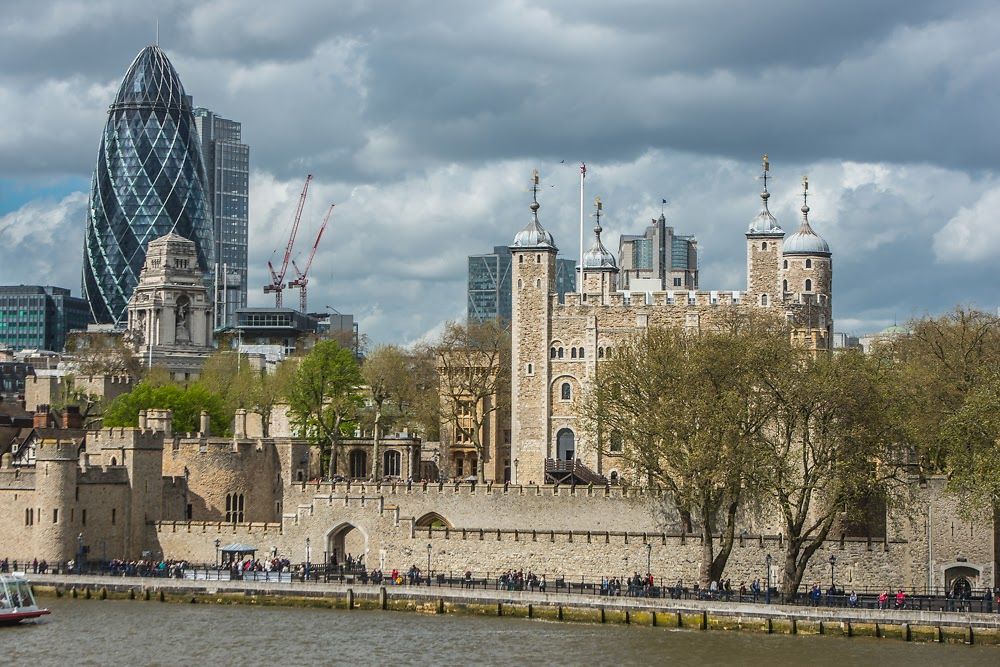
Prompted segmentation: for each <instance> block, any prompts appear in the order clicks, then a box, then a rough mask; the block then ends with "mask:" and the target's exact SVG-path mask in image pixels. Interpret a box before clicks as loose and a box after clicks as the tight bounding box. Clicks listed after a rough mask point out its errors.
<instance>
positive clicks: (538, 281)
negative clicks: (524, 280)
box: [535, 278, 542, 287]
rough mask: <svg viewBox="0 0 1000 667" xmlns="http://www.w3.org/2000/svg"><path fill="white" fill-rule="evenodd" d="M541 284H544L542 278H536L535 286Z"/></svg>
mask: <svg viewBox="0 0 1000 667" xmlns="http://www.w3.org/2000/svg"><path fill="white" fill-rule="evenodd" d="M541 286H542V279H541V278H535V287H541Z"/></svg>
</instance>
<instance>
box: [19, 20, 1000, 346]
mask: <svg viewBox="0 0 1000 667" xmlns="http://www.w3.org/2000/svg"><path fill="white" fill-rule="evenodd" d="M157 20H158V21H159V34H160V45H161V47H163V48H164V49H165V50H166V52H167V54H168V55H169V56H170V58H171V59H172V61H173V63H174V65H175V67H176V68H177V70H178V72H179V73H180V76H181V79H182V81H183V82H184V85H185V87H186V89H187V92H188V93H189V94H191V95H193V96H194V99H195V103H196V104H197V105H200V106H207V107H209V108H211V109H213V110H215V111H216V112H217V113H219V114H221V115H224V116H227V117H230V118H234V119H236V120H239V121H242V123H243V132H244V139H245V141H246V142H247V143H249V144H250V146H251V163H252V170H253V174H252V178H251V199H250V225H251V241H250V243H251V248H250V256H251V267H250V270H251V286H252V288H253V289H252V290H251V296H250V299H251V303H252V304H259V305H265V304H266V303H267V300H266V299H265V297H264V295H263V293H262V291H261V290H260V286H261V285H263V283H264V275H265V272H266V262H267V260H268V259H269V258H271V257H272V253H274V252H275V250H276V249H278V248H280V247H283V245H284V242H285V239H286V234H287V228H288V224H289V222H290V218H291V214H292V210H293V206H294V200H295V198H296V197H297V195H298V192H299V190H300V189H301V184H302V179H303V178H304V176H305V174H306V173H307V172H311V173H313V174H314V175H315V181H314V183H315V185H314V187H313V189H312V193H313V194H312V197H311V199H310V203H309V204H308V205H307V207H306V218H305V220H304V223H303V225H304V226H303V231H302V233H301V234H300V239H301V240H300V243H299V247H300V251H301V252H303V253H304V252H306V251H307V248H308V246H309V245H310V243H311V240H312V237H313V235H314V234H315V230H316V228H317V226H318V224H319V221H320V219H321V217H322V213H323V212H324V210H325V208H326V206H327V204H328V203H329V202H335V203H336V204H337V209H336V213H335V214H334V219H333V221H332V223H331V227H330V229H329V230H328V233H327V235H326V236H325V237H324V244H323V246H322V247H321V248H320V252H319V254H318V255H317V258H316V262H315V264H314V267H313V279H312V282H311V284H310V299H311V305H312V307H313V309H319V308H322V307H323V306H325V305H330V306H332V307H334V308H337V309H338V310H340V311H342V312H353V313H355V315H356V316H357V317H358V318H359V319H360V322H361V327H362V329H363V331H365V332H366V333H368V335H369V336H370V337H371V339H372V341H374V342H381V341H396V342H408V341H412V340H415V339H417V338H419V337H421V336H423V335H426V334H427V332H429V331H433V330H434V329H435V328H436V327H438V326H439V325H440V323H441V322H443V321H444V320H447V319H452V318H459V317H463V316H464V313H465V272H466V259H465V258H466V256H467V255H469V254H472V253H477V252H485V251H488V250H489V249H490V248H491V247H492V246H493V245H495V244H505V243H508V242H509V240H510V239H511V238H512V236H513V234H514V233H515V232H516V231H517V230H518V229H519V228H520V227H521V226H523V225H524V223H525V222H526V221H527V220H528V217H529V211H528V208H527V204H528V202H529V195H528V194H527V192H526V188H527V183H528V180H529V177H530V172H531V169H532V168H538V169H539V170H540V172H541V175H542V179H543V182H544V184H545V186H551V187H544V191H543V193H542V197H541V203H542V209H541V211H540V219H541V221H542V224H543V225H544V226H546V227H547V228H548V229H549V230H551V231H552V232H553V234H554V235H555V239H556V243H557V245H559V247H560V248H561V251H562V252H563V253H565V254H566V255H567V256H569V257H575V256H576V255H577V254H578V252H579V249H578V241H577V238H578V231H577V225H578V220H579V211H578V196H579V195H578V191H577V178H578V177H577V171H576V165H577V164H578V163H579V161H581V160H585V161H586V162H587V164H588V170H589V171H588V179H587V182H588V199H590V197H591V196H592V195H596V194H599V195H601V196H602V199H603V200H604V202H605V209H606V213H607V216H606V218H605V222H606V230H607V235H606V236H605V238H606V240H607V241H608V245H609V246H614V247H617V238H618V235H619V234H620V233H623V232H624V233H631V232H638V231H641V229H642V228H643V226H644V224H645V223H646V222H647V221H648V219H649V218H650V217H652V216H653V215H655V214H658V213H659V210H660V206H659V202H660V200H661V198H667V199H668V200H669V201H670V206H669V208H668V209H667V217H668V220H669V222H670V224H673V225H674V226H675V228H676V229H677V230H678V231H679V232H681V233H692V234H695V235H696V236H697V237H698V240H699V246H700V249H701V285H702V287H703V288H705V289H733V288H736V289H740V288H743V287H744V284H745V275H744V273H745V260H744V239H743V236H742V234H743V232H744V231H745V228H746V225H747V223H748V221H749V220H750V219H751V218H752V217H753V216H754V214H755V213H756V211H757V209H758V208H759V198H758V192H759V183H758V182H757V181H756V180H755V178H756V176H757V173H758V169H759V167H758V165H759V157H760V154H761V153H764V152H767V153H769V154H770V157H771V163H772V169H773V174H774V180H773V183H772V188H771V191H772V195H773V196H772V199H771V203H772V211H773V212H774V213H775V214H776V215H777V217H778V220H779V222H780V223H781V224H782V226H783V227H784V228H785V229H786V230H787V231H794V229H795V227H796V226H797V225H798V214H797V208H798V206H799V205H800V200H799V195H798V192H799V181H800V179H801V176H802V174H804V173H808V174H809V177H810V182H811V193H812V197H811V199H810V205H811V206H812V214H811V221H812V222H813V225H814V227H815V229H816V230H817V232H818V233H820V234H821V235H823V236H824V237H825V238H826V239H827V240H828V241H829V242H830V245H831V247H832V249H833V253H834V260H835V261H834V269H835V274H834V309H835V318H836V320H837V325H836V328H837V329H838V330H841V331H847V332H853V333H864V332H866V331H870V330H874V329H877V328H880V327H883V326H885V325H887V324H891V323H892V322H893V321H894V320H897V319H898V320H900V321H901V320H905V319H907V318H909V317H912V316H915V315H921V314H924V313H927V312H931V313H936V312H940V311H942V310H946V309H948V308H950V307H952V306H954V305H955V304H958V303H965V304H974V305H977V306H980V307H984V308H988V309H994V308H996V307H997V305H998V297H997V289H996V288H997V278H996V271H995V267H996V266H997V263H998V260H1000V224H998V211H1000V163H998V156H1000V132H998V131H997V130H996V124H997V118H1000V85H998V79H1000V46H998V44H1000V42H998V41H997V35H1000V5H997V3H995V2H987V1H969V2H964V1H961V0H949V1H948V2H941V1H940V0H934V1H926V2H925V1H924V0H880V1H879V2H871V1H870V0H864V1H862V0H839V1H838V2H810V3H807V2H801V1H800V0H773V1H765V0H758V1H756V2H739V1H735V0H731V1H729V2H721V1H709V0H700V1H699V2H690V1H681V0H657V1H654V2H637V1H632V0H617V1H616V2H613V3H611V2H603V1H592V0H554V1H548V2H547V1H545V0H535V1H531V2H521V1H508V0H491V1H490V2H468V1H454V2H450V1H447V0H445V1H439V2H435V3H423V2H422V3H417V2H406V1H404V0H397V1H394V2H384V3H380V2H373V1H369V2H363V1H359V0H354V1H332V0H282V1H281V2H273V1H270V0H268V1H266V2H259V3H252V2H244V1H237V0H192V1H189V0H159V1H157V2H146V1H138V0H132V1H121V2H115V1H111V0H62V1H45V0H23V1H22V0H3V20H2V21H0V283H3V284H7V283H21V282H23V283H39V282H42V283H50V284H56V285H62V286H67V287H71V288H72V289H73V291H74V293H79V284H80V264H81V257H82V239H83V231H84V225H85V220H86V206H87V193H88V189H89V182H90V177H91V172H92V169H93V165H94V161H95V158H96V151H97V147H98V142H99V139H100V134H101V131H102V128H103V125H104V121H105V118H106V114H107V106H108V104H109V103H110V102H111V100H112V98H113V96H114V93H115V91H116V89H117V87H118V84H119V82H120V80H121V77H122V76H123V75H124V73H125V70H126V69H127V67H128V65H129V63H130V62H131V60H132V58H133V57H134V56H135V54H136V53H137V52H138V51H139V50H140V49H142V47H143V46H145V45H146V44H148V43H150V42H151V41H153V39H154V34H155V25H156V21H157ZM562 161H565V164H562Z"/></svg>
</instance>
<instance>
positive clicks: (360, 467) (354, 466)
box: [350, 449, 368, 479]
mask: <svg viewBox="0 0 1000 667" xmlns="http://www.w3.org/2000/svg"><path fill="white" fill-rule="evenodd" d="M350 471H351V477H353V478H355V479H363V478H365V477H367V476H368V453H367V452H365V450H363V449H354V450H351V460H350Z"/></svg>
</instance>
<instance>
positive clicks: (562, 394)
mask: <svg viewBox="0 0 1000 667" xmlns="http://www.w3.org/2000/svg"><path fill="white" fill-rule="evenodd" d="M559 398H561V399H562V400H564V401H568V400H570V399H571V398H573V388H572V387H570V386H569V382H563V383H562V387H561V388H560V389H559Z"/></svg>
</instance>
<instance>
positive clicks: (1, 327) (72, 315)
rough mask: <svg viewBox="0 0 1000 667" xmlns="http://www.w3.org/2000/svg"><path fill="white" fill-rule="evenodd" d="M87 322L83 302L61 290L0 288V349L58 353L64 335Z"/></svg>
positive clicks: (17, 286)
mask: <svg viewBox="0 0 1000 667" xmlns="http://www.w3.org/2000/svg"><path fill="white" fill-rule="evenodd" d="M89 323H90V308H89V306H88V305H87V301H86V300H85V299H81V298H80V297H76V296H71V295H70V291H69V290H68V289H65V288H63V287H52V286H49V285H5V286H0V347H3V346H6V347H9V348H11V349H13V350H15V351H16V350H24V349H37V350H52V351H55V352H61V351H62V350H63V348H65V347H66V334H67V333H68V332H70V331H74V330H83V329H86V328H87V324H89Z"/></svg>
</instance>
